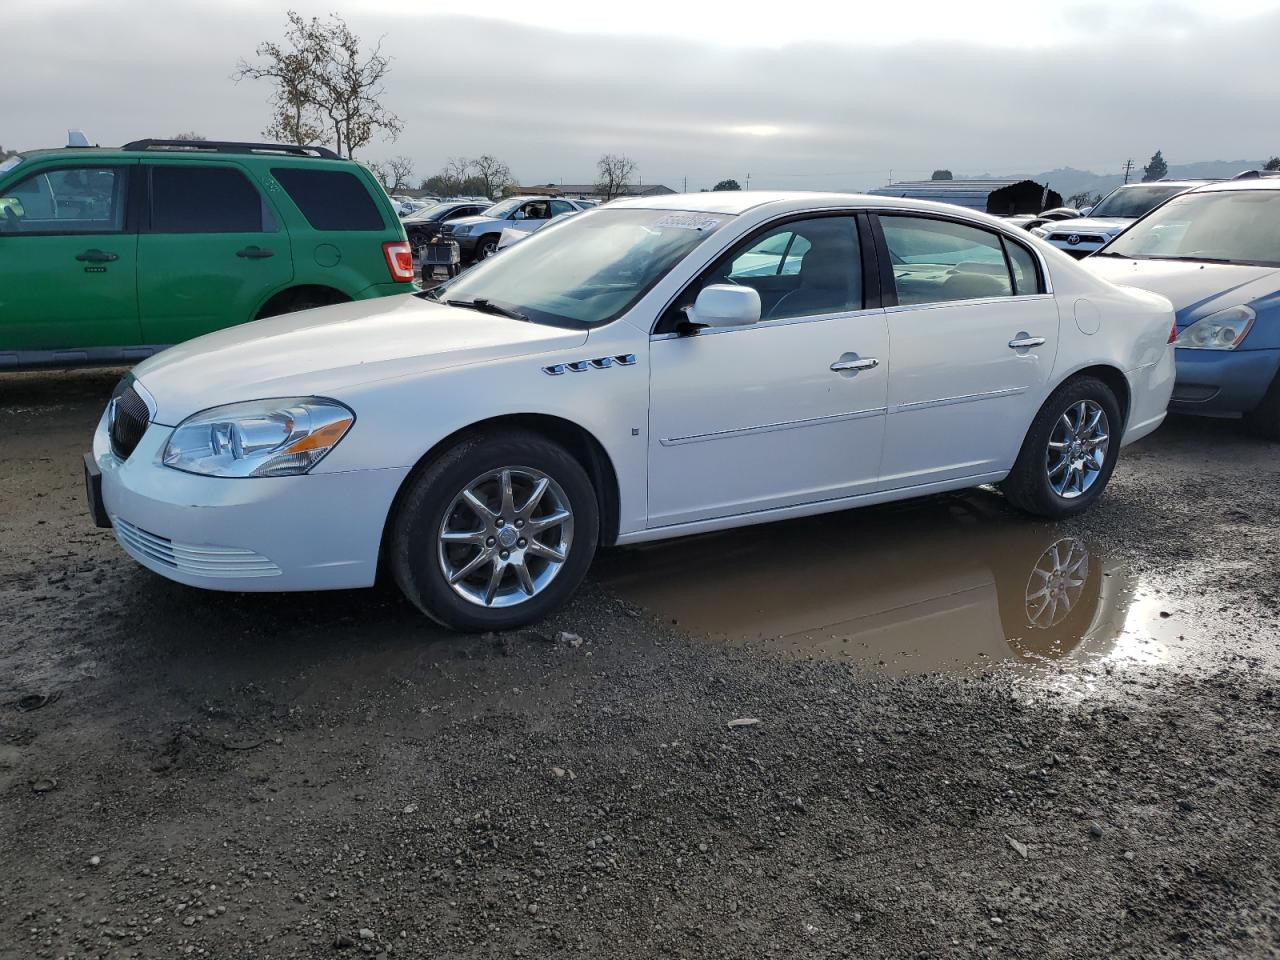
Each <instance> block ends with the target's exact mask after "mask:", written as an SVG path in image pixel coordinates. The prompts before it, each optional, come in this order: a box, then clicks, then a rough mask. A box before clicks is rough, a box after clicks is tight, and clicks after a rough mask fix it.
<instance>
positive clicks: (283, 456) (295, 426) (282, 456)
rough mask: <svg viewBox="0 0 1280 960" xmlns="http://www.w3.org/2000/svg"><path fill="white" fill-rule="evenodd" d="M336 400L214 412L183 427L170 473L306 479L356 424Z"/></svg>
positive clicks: (174, 441)
mask: <svg viewBox="0 0 1280 960" xmlns="http://www.w3.org/2000/svg"><path fill="white" fill-rule="evenodd" d="M355 419H356V418H355V414H353V413H352V412H351V411H350V410H349V409H347V408H346V407H345V406H343V405H342V404H340V403H338V402H337V401H336V400H325V399H322V398H320V397H286V398H284V399H281V400H251V401H249V402H248V403H232V404H228V405H227V406H225V407H214V408H212V409H210V410H204V411H202V412H200V413H197V414H195V415H194V416H191V417H188V418H187V419H186V420H183V421H182V423H180V424H178V427H177V429H175V430H174V431H173V436H171V437H170V438H169V442H168V443H166V444H165V447H164V454H163V457H162V459H163V462H164V465H165V466H166V467H173V468H174V469H175V470H185V471H186V472H187V473H199V474H204V475H205V476H209V477H291V476H295V475H297V474H300V473H306V472H307V471H308V470H310V469H311V468H312V467H313V466H315V465H316V464H317V463H319V462H320V459H321V458H322V457H323V456H324V455H325V454H326V453H328V452H329V451H330V450H332V449H333V448H334V446H335V445H336V444H337V442H338V441H339V440H341V439H342V437H343V435H344V434H345V433H346V432H347V430H348V429H349V428H350V427H351V424H353V423H355Z"/></svg>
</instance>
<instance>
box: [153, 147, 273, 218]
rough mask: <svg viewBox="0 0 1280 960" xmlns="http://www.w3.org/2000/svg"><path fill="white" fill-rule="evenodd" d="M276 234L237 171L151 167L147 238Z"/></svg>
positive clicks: (253, 189) (249, 185)
mask: <svg viewBox="0 0 1280 960" xmlns="http://www.w3.org/2000/svg"><path fill="white" fill-rule="evenodd" d="M264 230H275V223H274V218H272V217H270V216H269V215H268V214H267V213H266V210H265V208H264V206H263V203H262V196H261V194H259V193H258V190H257V188H256V187H255V186H254V185H253V184H252V183H250V182H249V178H248V177H246V176H245V175H244V174H243V173H241V172H240V171H239V170H235V169H233V168H231V167H214V166H208V165H203V164H202V165H200V166H196V165H194V164H193V165H191V166H180V165H175V164H156V165H154V166H152V167H151V232H152V233H262V232H263V231H264Z"/></svg>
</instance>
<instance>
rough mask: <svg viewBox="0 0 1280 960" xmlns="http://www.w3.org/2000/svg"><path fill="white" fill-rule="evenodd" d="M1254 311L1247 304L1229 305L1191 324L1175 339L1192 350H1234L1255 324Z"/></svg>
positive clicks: (1179, 344) (1177, 343) (1178, 345)
mask: <svg viewBox="0 0 1280 960" xmlns="http://www.w3.org/2000/svg"><path fill="white" fill-rule="evenodd" d="M1253 318H1254V312H1253V311H1252V310H1251V309H1249V308H1248V307H1246V306H1243V305H1241V306H1238V307H1227V309H1225V310H1219V311H1218V312H1217V313H1211V314H1209V316H1207V317H1202V318H1201V319H1199V320H1197V321H1196V322H1195V323H1193V324H1191V325H1190V326H1189V327H1187V328H1186V329H1185V330H1183V331H1182V332H1181V333H1180V334H1178V339H1177V340H1175V341H1173V343H1174V346H1177V347H1188V348H1190V349H1192V350H1234V349H1235V348H1236V347H1238V346H1240V343H1241V341H1242V340H1244V337H1245V334H1247V333H1248V332H1249V328H1250V327H1251V326H1253Z"/></svg>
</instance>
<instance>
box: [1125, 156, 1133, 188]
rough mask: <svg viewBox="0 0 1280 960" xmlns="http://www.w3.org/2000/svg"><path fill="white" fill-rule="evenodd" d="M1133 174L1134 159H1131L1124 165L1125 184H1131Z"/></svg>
mask: <svg viewBox="0 0 1280 960" xmlns="http://www.w3.org/2000/svg"><path fill="white" fill-rule="evenodd" d="M1132 172H1133V158H1132V157H1130V158H1129V159H1128V160H1126V161H1125V163H1124V182H1125V183H1128V182H1129V174H1131V173H1132Z"/></svg>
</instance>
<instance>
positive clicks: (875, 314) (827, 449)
mask: <svg viewBox="0 0 1280 960" xmlns="http://www.w3.org/2000/svg"><path fill="white" fill-rule="evenodd" d="M797 247H802V248H803V249H804V252H803V254H799V255H798V260H797V262H796V263H795V264H794V265H792V264H791V262H790V261H789V260H788V255H787V250H788V249H789V248H790V249H796V248H797ZM775 250H776V252H773V253H771V252H770V251H775ZM762 251H764V252H763V253H762ZM770 257H772V260H771V261H770V259H769V258H770ZM770 262H771V263H772V269H770V268H769V263H770ZM793 267H794V269H793ZM724 282H730V283H737V284H739V285H743V286H752V287H756V288H757V289H759V290H760V291H761V297H762V302H763V304H764V307H763V311H762V319H761V322H760V323H758V324H755V325H754V326H750V327H741V328H728V329H710V330H703V331H702V332H700V333H697V334H695V335H678V334H676V333H666V332H662V329H663V328H662V326H661V325H660V327H659V333H658V334H657V335H656V336H655V337H654V339H653V340H652V341H651V343H650V367H651V374H650V375H651V385H650V403H649V524H650V526H667V525H671V524H679V523H688V522H693V521H698V520H707V519H713V518H717V517H727V516H734V515H738V514H745V513H752V512H758V511H764V510H770V509H774V508H780V507H788V506H794V505H797V504H805V503H812V502H817V501H822V500H833V499H838V498H841V497H848V496H852V495H855V494H859V493H869V492H871V491H873V490H874V489H875V488H876V486H877V484H878V479H879V471H880V456H881V446H882V442H883V439H884V429H885V397H886V389H887V382H888V373H889V370H888V357H889V341H888V333H887V329H886V326H885V315H884V312H883V311H882V310H880V309H879V308H878V307H875V308H872V309H867V306H866V301H865V300H864V297H863V283H862V265H861V256H860V245H859V234H858V228H857V223H856V218H854V217H852V216H832V217H821V218H808V219H804V220H799V221H792V222H790V223H787V224H785V225H783V226H779V227H775V228H773V229H770V230H769V231H767V232H766V233H764V234H763V235H757V236H756V237H753V238H750V239H748V240H746V241H744V242H743V243H742V244H739V245H738V247H737V248H735V249H734V250H732V251H730V253H729V254H728V255H727V256H726V257H724V258H722V259H721V260H720V261H719V262H718V263H717V264H716V265H715V266H713V267H712V268H711V270H710V271H708V273H707V274H704V276H703V277H702V278H700V280H699V281H697V282H695V284H693V285H692V286H691V287H690V289H688V290H686V291H685V293H684V295H683V296H682V297H681V298H680V299H679V300H677V304H679V303H683V302H685V301H688V302H692V299H693V298H694V297H696V294H697V291H698V290H699V289H701V287H702V286H705V285H707V284H710V283H724ZM664 319H665V318H664Z"/></svg>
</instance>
